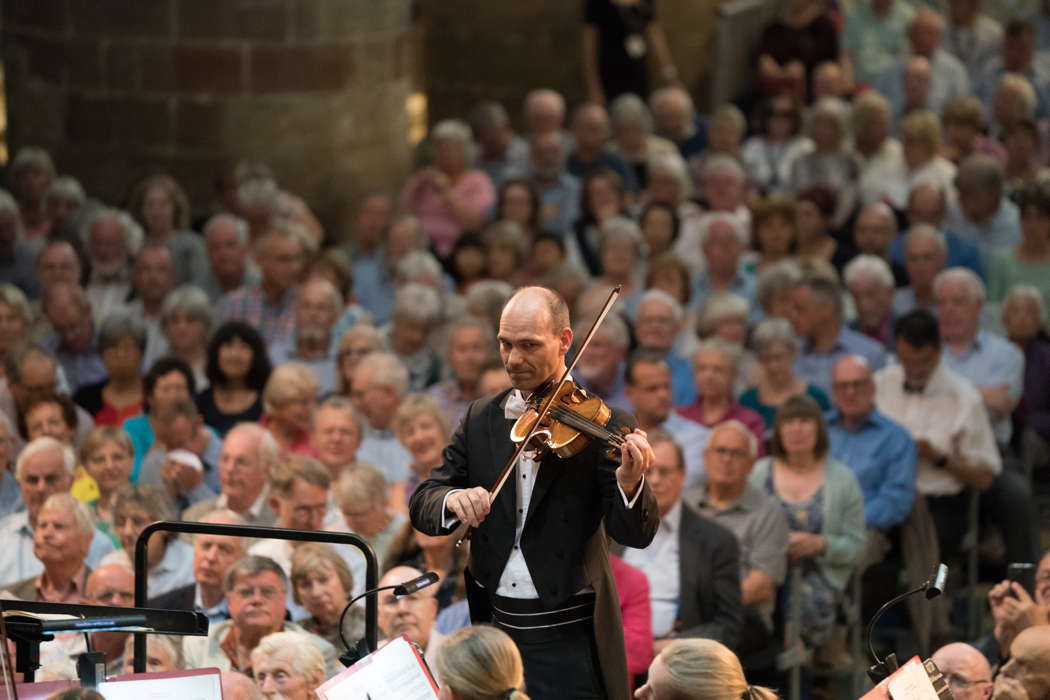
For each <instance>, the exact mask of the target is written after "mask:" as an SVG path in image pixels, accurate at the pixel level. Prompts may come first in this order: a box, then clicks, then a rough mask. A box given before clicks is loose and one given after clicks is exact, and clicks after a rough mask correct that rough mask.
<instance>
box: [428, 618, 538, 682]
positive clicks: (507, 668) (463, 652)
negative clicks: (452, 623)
mask: <svg viewBox="0 0 1050 700" xmlns="http://www.w3.org/2000/svg"><path fill="white" fill-rule="evenodd" d="M434 672H435V674H436V675H437V678H438V680H439V681H440V683H441V686H442V691H441V698H442V700H468V699H470V698H477V697H498V698H500V699H501V700H529V696H528V695H526V694H525V693H524V692H523V688H524V687H525V671H524V667H523V666H522V663H521V654H520V653H519V652H518V647H517V646H515V645H514V642H513V641H512V640H511V638H510V637H508V636H507V633H506V632H503V631H502V630H500V629H499V628H496V627H490V626H488V625H478V626H476V627H467V628H464V629H461V630H459V631H457V632H455V633H453V634H451V635H449V637H448V638H447V639H445V640H444V642H443V643H442V645H441V651H440V653H439V654H438V655H437V656H435V657H434Z"/></svg>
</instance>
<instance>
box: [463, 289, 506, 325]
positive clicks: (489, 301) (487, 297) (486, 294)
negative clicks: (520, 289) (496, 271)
mask: <svg viewBox="0 0 1050 700" xmlns="http://www.w3.org/2000/svg"><path fill="white" fill-rule="evenodd" d="M512 296H514V287H512V286H511V285H510V284H508V283H507V282H504V281H503V280H479V281H478V282H475V283H474V284H472V285H470V289H468V290H467V294H466V301H467V308H468V309H473V310H475V311H476V312H479V313H482V314H483V315H484V317H485V318H496V317H498V316H499V314H500V312H501V311H502V310H503V307H504V306H506V305H507V302H508V301H510V298H511V297H512Z"/></svg>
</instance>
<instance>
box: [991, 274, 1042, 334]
mask: <svg viewBox="0 0 1050 700" xmlns="http://www.w3.org/2000/svg"><path fill="white" fill-rule="evenodd" d="M1022 299H1030V300H1032V301H1033V302H1035V306H1036V308H1037V309H1039V318H1040V319H1044V318H1046V300H1045V299H1044V298H1043V293H1042V292H1040V291H1039V287H1036V286H1035V285H1034V284H1015V285H1014V286H1012V287H1010V291H1009V292H1007V293H1006V296H1005V297H1003V303H1002V310H1003V311H1006V308H1007V307H1008V306H1009V305H1010V304H1012V303H1013V302H1014V301H1020V300H1022ZM1040 325H1042V323H1041V322H1040Z"/></svg>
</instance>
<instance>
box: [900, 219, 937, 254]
mask: <svg viewBox="0 0 1050 700" xmlns="http://www.w3.org/2000/svg"><path fill="white" fill-rule="evenodd" d="M913 238H915V239H919V238H925V239H926V240H928V241H932V242H933V244H934V245H935V246H937V249H938V250H940V251H941V252H942V253H947V252H948V239H947V238H946V237H945V235H944V233H943V232H942V231H940V230H938V229H937V228H935V227H933V226H930V225H929V224H915V225H914V226H912V227H911V228H909V229H908V233H907V234H906V235H905V238H904V249H905V250H907V248H908V241H910V240H912V239H913Z"/></svg>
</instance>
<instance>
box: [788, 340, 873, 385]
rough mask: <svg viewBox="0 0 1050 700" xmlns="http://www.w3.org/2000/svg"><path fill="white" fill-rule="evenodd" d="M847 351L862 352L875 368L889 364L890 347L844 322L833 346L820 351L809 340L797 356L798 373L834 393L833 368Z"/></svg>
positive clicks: (848, 352)
mask: <svg viewBox="0 0 1050 700" xmlns="http://www.w3.org/2000/svg"><path fill="white" fill-rule="evenodd" d="M846 355H860V356H861V357H863V358H864V359H865V360H867V361H868V367H869V368H871V371H872V372H876V371H878V370H880V369H882V367H883V365H885V364H886V348H884V347H883V346H882V344H881V343H879V342H878V341H876V340H873V339H871V338H869V337H868V336H866V335H863V334H861V333H858V332H856V331H854V330H850V329H849V328H846V327H845V326H843V327H842V330H840V331H839V337H838V338H836V339H835V344H834V345H832V346H831V348H830V349H829V350H826V351H824V352H818V351H816V350H814V349H813V345H812V343H810V342H809V341H807V342H806V344H805V346H804V347H803V348H802V352H800V353H799V355H798V357H797V358H796V359H795V374H797V375H798V377H799V379H802V380H804V381H806V382H809V383H810V384H816V385H817V386H818V387H820V388H821V389H823V390H824V392H825V393H826V394H828V395H831V368H832V367H834V366H835V363H836V362H838V360H839V358H840V357H845V356H846Z"/></svg>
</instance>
